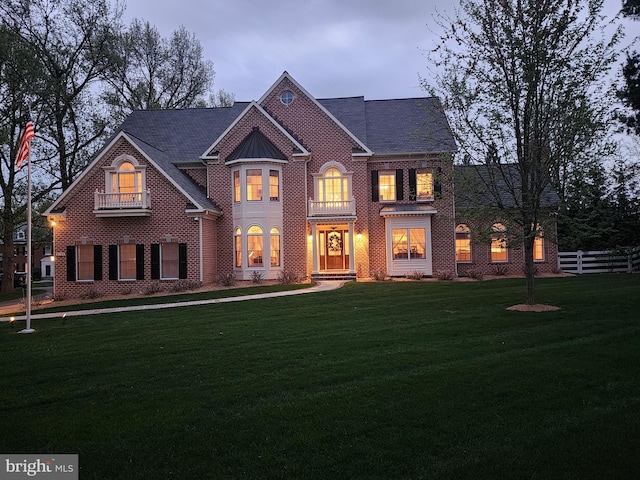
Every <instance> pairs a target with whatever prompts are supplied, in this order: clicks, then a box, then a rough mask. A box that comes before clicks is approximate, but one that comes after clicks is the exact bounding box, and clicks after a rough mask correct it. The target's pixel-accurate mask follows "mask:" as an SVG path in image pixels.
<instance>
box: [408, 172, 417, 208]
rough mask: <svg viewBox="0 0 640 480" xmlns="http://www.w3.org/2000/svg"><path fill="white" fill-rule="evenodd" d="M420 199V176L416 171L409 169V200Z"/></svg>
mask: <svg viewBox="0 0 640 480" xmlns="http://www.w3.org/2000/svg"><path fill="white" fill-rule="evenodd" d="M416 198H418V176H417V175H416V169H415V168H410V169H409V200H415V199H416Z"/></svg>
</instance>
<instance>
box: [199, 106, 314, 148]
mask: <svg viewBox="0 0 640 480" xmlns="http://www.w3.org/2000/svg"><path fill="white" fill-rule="evenodd" d="M252 108H255V109H257V110H258V112H259V113H261V114H262V115H263V116H264V117H265V118H266V119H267V120H269V122H271V123H272V124H273V125H274V126H275V127H276V128H277V129H278V130H280V132H281V133H282V134H283V135H285V136H286V137H287V138H288V139H289V141H291V143H293V144H294V145H295V146H296V148H298V149H299V150H300V151H301V152H302V153H296V154H294V156H309V155H310V153H309V151H308V150H307V149H306V148H304V147H303V146H302V145H301V144H300V142H298V141H297V140H296V139H295V138H293V137H292V136H291V134H290V133H289V132H287V131H286V130H285V129H284V128H283V127H282V125H280V124H279V123H278V122H276V120H275V119H274V118H273V117H272V116H271V115H269V114H268V113H267V112H266V110H265V109H264V108H262V107H261V106H260V105H258V103H256V101H255V100H254V101H253V102H251V103H250V104H249V105H247V108H245V109H244V110H243V111H242V113H241V114H240V115H238V116H237V117H236V119H235V120H234V121H233V122H231V125H229V126H228V127H227V128H226V129H225V131H224V132H222V134H221V135H220V136H219V137H218V138H217V139H216V140H215V141H214V142H213V143H212V144H211V145H210V146H209V147H208V148H207V149H206V150H205V151H204V153H203V154H202V155H200V158H201V159H202V160H219V158H220V156H219V155H207V153H208V152H211V151H212V150H214V149H215V147H216V146H217V145H218V144H219V143H220V142H221V141H222V139H223V138H224V137H226V136H227V134H228V133H229V132H230V131H231V130H233V129H234V128H235V127H236V125H237V124H238V123H239V122H240V120H242V119H243V118H244V117H245V116H246V115H247V114H248V113H249V111H250V110H251V109H252Z"/></svg>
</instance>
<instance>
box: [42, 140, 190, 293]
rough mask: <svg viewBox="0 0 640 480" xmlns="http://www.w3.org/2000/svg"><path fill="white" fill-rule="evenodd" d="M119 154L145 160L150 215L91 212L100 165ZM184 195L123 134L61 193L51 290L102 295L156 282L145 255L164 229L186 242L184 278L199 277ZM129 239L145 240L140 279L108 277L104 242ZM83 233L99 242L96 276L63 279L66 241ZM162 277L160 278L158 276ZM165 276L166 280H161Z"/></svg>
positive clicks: (76, 240) (101, 183)
mask: <svg viewBox="0 0 640 480" xmlns="http://www.w3.org/2000/svg"><path fill="white" fill-rule="evenodd" d="M122 154H128V155H131V156H133V157H134V158H136V160H137V161H138V162H139V163H140V164H142V165H146V166H147V168H146V186H147V188H149V189H150V190H151V206H152V212H153V213H152V215H151V216H150V217H118V218H99V217H96V215H95V214H94V213H93V207H94V201H93V199H94V192H95V191H104V190H105V173H104V170H103V169H102V167H103V166H106V165H111V163H112V161H113V160H114V159H115V158H117V157H118V156H120V155H122ZM186 203H187V199H186V198H185V196H184V195H183V194H182V193H180V192H179V191H178V189H177V188H176V187H174V186H173V184H171V183H170V182H169V181H168V180H167V179H166V177H164V175H162V174H161V173H160V172H158V171H157V170H156V169H155V168H154V167H153V165H151V164H149V163H148V162H147V161H146V160H145V158H144V157H143V156H142V155H140V154H139V153H138V152H137V151H136V150H135V149H134V148H132V147H131V146H130V145H129V144H128V143H127V142H125V141H124V140H120V141H119V142H117V144H116V145H114V146H113V147H112V148H111V149H110V150H109V151H108V152H106V154H105V155H104V156H103V158H102V159H101V161H100V162H99V163H98V164H96V165H94V166H93V168H92V169H91V170H90V171H89V172H88V173H87V174H86V175H85V177H84V178H83V179H82V180H81V182H80V183H78V184H76V185H75V186H74V188H73V190H72V191H70V192H69V195H68V197H66V199H65V202H64V206H65V207H66V215H67V218H66V220H62V221H60V222H58V224H57V226H56V227H55V228H54V250H55V254H56V269H55V283H54V285H55V287H54V288H55V292H54V293H55V294H56V295H58V296H61V297H78V296H81V295H83V294H86V292H87V291H88V290H89V289H95V290H96V291H98V292H101V293H102V294H105V295H110V294H121V293H126V292H130V291H135V292H141V291H144V290H145V289H146V288H148V286H149V285H150V284H151V283H153V282H157V280H151V278H150V277H151V266H150V255H151V248H150V245H151V244H152V243H160V242H163V241H164V240H165V236H166V235H171V238H172V241H175V242H180V243H186V244H187V262H188V265H187V273H188V279H189V280H195V281H198V280H200V266H199V244H198V242H199V234H198V228H199V227H198V223H197V222H195V221H194V220H193V219H192V218H188V217H187V216H186V214H185V213H184V207H183V206H186ZM125 235H128V236H129V243H133V244H144V246H145V262H144V263H145V271H144V274H145V280H141V281H135V282H133V281H110V280H108V278H109V245H112V244H119V243H123V239H124V236H125ZM83 239H84V240H85V241H86V242H87V243H89V244H97V245H102V246H103V250H102V271H103V276H102V280H101V281H94V282H67V281H66V270H67V269H66V258H65V255H66V247H67V246H69V245H77V244H80V243H81V242H82V241H83ZM163 282H165V281H163ZM166 282H169V281H166Z"/></svg>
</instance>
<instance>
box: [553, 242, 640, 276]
mask: <svg viewBox="0 0 640 480" xmlns="http://www.w3.org/2000/svg"><path fill="white" fill-rule="evenodd" d="M558 268H559V269H560V270H562V271H563V272H567V273H609V272H625V273H631V272H633V271H634V270H640V247H636V248H633V249H628V250H626V251H621V250H603V251H582V250H578V251H577V252H558Z"/></svg>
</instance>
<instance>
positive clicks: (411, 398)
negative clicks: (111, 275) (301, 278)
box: [0, 274, 640, 480]
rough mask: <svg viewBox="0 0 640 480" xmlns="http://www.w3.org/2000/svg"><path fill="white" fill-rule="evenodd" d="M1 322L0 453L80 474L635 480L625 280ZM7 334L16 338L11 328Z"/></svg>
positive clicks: (630, 322)
mask: <svg viewBox="0 0 640 480" xmlns="http://www.w3.org/2000/svg"><path fill="white" fill-rule="evenodd" d="M537 285H538V298H539V301H540V302H542V303H547V304H553V305H557V306H559V307H561V310H559V311H556V312H544V313H531V312H512V311H507V310H506V307H508V306H510V305H513V304H517V303H521V300H522V297H523V295H524V280H520V279H505V280H496V281H491V282H488V281H485V282H468V283H467V282H454V283H442V282H380V283H355V284H348V285H346V286H345V287H344V288H342V289H340V290H337V291H333V292H326V293H316V294H311V295H300V296H294V297H285V298H274V299H266V300H254V301H249V302H240V303H232V304H214V305H208V306H200V307H189V308H178V309H169V310H156V311H151V312H149V313H141V312H134V313H122V314H118V315H117V316H107V315H96V316H87V317H74V318H68V319H66V321H65V320H63V319H58V320H40V321H35V322H34V325H33V326H34V327H35V328H36V329H37V333H36V334H33V335H16V334H15V332H16V329H11V328H10V327H9V325H8V324H0V345H1V347H0V348H1V349H2V352H3V367H2V368H3V374H2V376H0V409H1V412H0V415H1V416H0V432H2V433H1V435H0V452H3V453H77V454H79V460H80V478H81V479H83V480H85V479H110V480H113V479H137V480H140V479H166V478H178V479H204V478H207V479H216V478H228V479H242V478H247V479H258V478H295V479H329V478H331V479H335V478H345V479H385V480H386V479H418V478H423V479H447V480H450V479H474V480H478V479H511V478H513V479H556V478H563V479H576V480H577V479H580V480H583V479H609V478H611V479H635V478H637V477H638V472H639V471H640V457H639V455H638V452H640V375H639V373H640V372H639V367H638V365H640V314H639V313H638V311H639V309H638V299H639V298H640V275H637V274H633V275H591V276H582V277H572V278H545V279H540V280H538V281H537ZM20 327H21V326H20V325H17V326H16V328H17V329H19V328H20Z"/></svg>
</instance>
